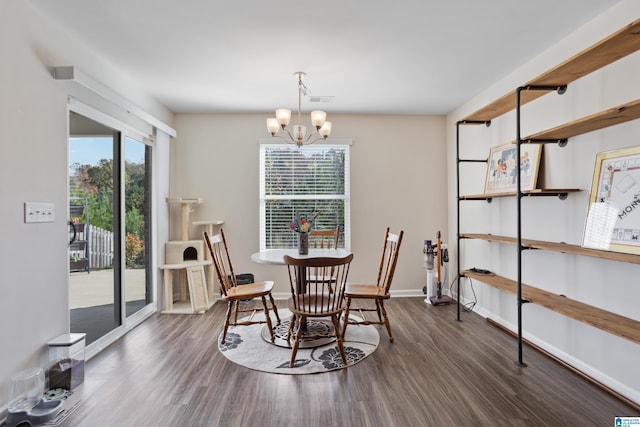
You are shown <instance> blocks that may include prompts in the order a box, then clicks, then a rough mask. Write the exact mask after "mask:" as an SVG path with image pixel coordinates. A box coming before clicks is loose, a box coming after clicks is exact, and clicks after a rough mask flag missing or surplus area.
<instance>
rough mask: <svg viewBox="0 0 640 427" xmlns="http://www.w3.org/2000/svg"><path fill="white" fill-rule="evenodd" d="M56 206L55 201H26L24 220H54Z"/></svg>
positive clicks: (26, 221) (27, 221)
mask: <svg viewBox="0 0 640 427" xmlns="http://www.w3.org/2000/svg"><path fill="white" fill-rule="evenodd" d="M55 220H56V206H55V204H54V203H32V202H25V203H24V222H25V223H29V222H54V221H55Z"/></svg>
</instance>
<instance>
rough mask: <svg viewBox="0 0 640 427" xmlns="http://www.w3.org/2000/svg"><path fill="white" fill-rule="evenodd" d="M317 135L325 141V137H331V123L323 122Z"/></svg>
mask: <svg viewBox="0 0 640 427" xmlns="http://www.w3.org/2000/svg"><path fill="white" fill-rule="evenodd" d="M318 133H319V134H320V136H321V137H323V138H324V139H327V137H328V136H329V135H331V122H324V123H323V124H322V127H320V130H319V131H318Z"/></svg>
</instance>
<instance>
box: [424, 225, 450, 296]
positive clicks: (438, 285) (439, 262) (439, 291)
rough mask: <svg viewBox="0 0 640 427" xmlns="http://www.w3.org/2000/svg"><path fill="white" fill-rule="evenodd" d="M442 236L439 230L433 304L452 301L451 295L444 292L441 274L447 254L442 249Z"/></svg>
mask: <svg viewBox="0 0 640 427" xmlns="http://www.w3.org/2000/svg"><path fill="white" fill-rule="evenodd" d="M440 237H441V235H440V232H439V231H438V234H437V237H436V247H435V250H436V256H437V262H436V263H435V264H436V266H437V276H436V280H437V282H436V294H435V295H431V296H430V297H429V302H431V305H446V304H450V303H451V297H449V296H447V295H443V294H442V277H441V275H440V269H441V266H442V264H443V263H444V262H445V256H444V251H443V250H442V242H441V239H440Z"/></svg>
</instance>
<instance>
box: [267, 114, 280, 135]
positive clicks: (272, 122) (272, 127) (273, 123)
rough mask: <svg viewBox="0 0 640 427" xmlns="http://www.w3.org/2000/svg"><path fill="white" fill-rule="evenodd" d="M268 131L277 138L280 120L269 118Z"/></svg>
mask: <svg viewBox="0 0 640 427" xmlns="http://www.w3.org/2000/svg"><path fill="white" fill-rule="evenodd" d="M267 129H268V130H269V132H270V133H271V136H276V134H277V133H278V131H279V130H280V123H278V119H276V118H275V117H271V118H268V119H267Z"/></svg>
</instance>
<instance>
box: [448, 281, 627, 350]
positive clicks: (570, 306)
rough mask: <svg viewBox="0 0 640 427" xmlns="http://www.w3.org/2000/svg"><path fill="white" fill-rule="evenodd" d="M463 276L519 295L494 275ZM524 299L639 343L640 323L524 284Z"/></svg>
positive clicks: (513, 282)
mask: <svg viewBox="0 0 640 427" xmlns="http://www.w3.org/2000/svg"><path fill="white" fill-rule="evenodd" d="M460 274H461V275H462V276H466V277H469V278H472V279H475V280H478V281H480V282H482V283H485V284H487V285H489V286H492V287H494V288H497V289H500V290H501V291H504V292H507V293H510V294H512V295H517V286H518V284H517V282H515V281H513V280H511V279H507V278H505V277H502V276H498V275H494V274H480V273H476V272H473V271H470V270H464V271H461V272H460ZM522 298H523V299H525V300H527V301H529V302H531V303H533V304H536V305H539V306H541V307H545V308H547V309H549V310H552V311H555V312H556V313H560V314H562V315H564V316H567V317H570V318H572V319H575V320H578V321H580V322H583V323H586V324H588V325H590V326H593V327H595V328H598V329H601V330H603V331H605V332H608V333H610V334H613V335H616V336H618V337H620V338H624V339H627V340H629V341H631V342H634V343H636V344H640V321H637V320H633V319H630V318H628V317H624V316H620V315H618V314H615V313H611V312H609V311H606V310H603V309H601V308H598V307H594V306H591V305H588V304H585V303H582V302H579V301H576V300H572V299H570V298H567V297H564V296H561V295H556V294H553V293H551V292H547V291H544V290H542V289H538V288H535V287H533V286H529V285H525V284H523V285H522Z"/></svg>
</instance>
